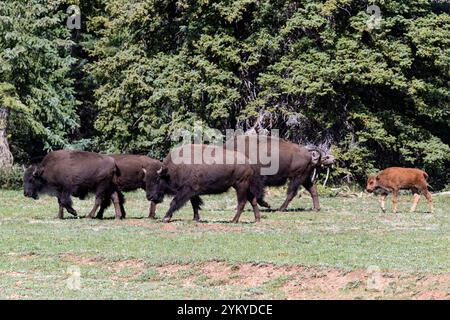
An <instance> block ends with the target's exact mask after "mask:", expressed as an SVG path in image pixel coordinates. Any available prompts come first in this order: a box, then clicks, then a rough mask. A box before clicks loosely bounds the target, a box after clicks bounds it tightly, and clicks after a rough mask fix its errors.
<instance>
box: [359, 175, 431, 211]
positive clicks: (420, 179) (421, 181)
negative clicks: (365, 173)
mask: <svg viewBox="0 0 450 320" xmlns="http://www.w3.org/2000/svg"><path fill="white" fill-rule="evenodd" d="M427 179H428V174H427V173H426V172H424V171H422V170H419V169H413V168H398V167H392V168H387V169H385V170H383V171H381V172H380V173H379V174H378V175H376V176H369V177H368V179H367V186H366V191H367V192H373V191H375V190H376V189H381V190H382V194H381V198H380V205H381V209H382V210H383V212H385V211H386V197H387V195H388V193H389V192H392V195H393V204H394V206H393V211H394V213H396V212H397V194H398V191H399V190H401V189H410V190H411V191H412V192H413V194H414V198H413V205H412V207H411V212H414V211H415V210H416V206H417V203H418V202H419V200H420V194H419V192H421V193H423V194H424V195H425V198H427V201H428V205H429V206H430V211H431V212H434V208H433V201H432V199H431V193H430V192H428V187H427V186H428V184H427Z"/></svg>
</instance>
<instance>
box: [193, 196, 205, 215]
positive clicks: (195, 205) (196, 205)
mask: <svg viewBox="0 0 450 320" xmlns="http://www.w3.org/2000/svg"><path fill="white" fill-rule="evenodd" d="M191 204H192V209H193V210H194V219H193V220H194V221H200V215H199V213H198V211H199V210H200V206H201V205H202V204H203V201H202V199H201V198H200V197H199V196H194V197H192V198H191Z"/></svg>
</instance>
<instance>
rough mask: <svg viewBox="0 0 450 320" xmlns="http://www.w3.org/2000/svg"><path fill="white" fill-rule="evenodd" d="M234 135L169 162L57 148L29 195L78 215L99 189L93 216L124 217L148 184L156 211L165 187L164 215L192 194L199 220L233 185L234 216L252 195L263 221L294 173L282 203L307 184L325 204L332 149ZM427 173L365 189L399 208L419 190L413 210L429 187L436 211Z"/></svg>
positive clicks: (28, 174) (413, 172) (394, 174)
mask: <svg viewBox="0 0 450 320" xmlns="http://www.w3.org/2000/svg"><path fill="white" fill-rule="evenodd" d="M235 139H237V138H235ZM235 142H236V143H231V144H226V145H225V146H213V145H205V144H189V145H184V146H181V147H178V148H175V149H174V150H172V151H171V152H170V153H169V154H168V155H167V156H166V158H165V159H164V160H163V161H162V162H160V161H158V160H155V159H152V158H150V157H147V156H143V155H128V154H122V155H103V154H98V153H93V152H86V151H72V150H59V151H53V152H50V153H49V154H47V156H45V157H44V159H43V160H42V161H41V162H40V163H39V164H35V165H32V166H30V167H29V168H28V169H27V170H26V171H25V174H24V195H25V196H27V197H32V198H34V199H37V198H38V196H39V194H50V195H53V196H56V198H57V199H58V204H59V211H58V215H57V217H58V218H61V219H62V218H63V216H64V210H67V212H69V213H70V214H72V215H74V216H77V212H76V211H75V209H74V208H73V207H72V197H78V198H80V199H83V198H85V197H86V196H87V195H88V194H89V193H95V203H94V206H93V208H92V210H91V211H90V212H89V213H88V214H87V217H89V218H95V217H96V218H103V213H104V211H105V209H106V208H107V207H108V206H109V205H110V204H111V202H112V203H113V205H114V209H115V218H116V219H121V218H125V215H126V213H125V207H124V202H125V199H124V196H123V192H127V191H133V190H137V189H144V190H145V192H146V197H147V199H148V200H149V201H150V207H149V213H148V216H149V218H155V210H156V205H157V204H158V203H160V202H162V201H163V198H164V195H165V194H171V195H173V199H172V201H171V203H170V206H169V209H168V211H167V212H166V214H165V216H164V220H163V221H164V222H169V221H170V220H171V218H172V215H173V213H174V212H175V211H176V210H178V209H179V208H181V207H182V206H183V205H185V204H186V203H187V202H188V201H189V202H190V203H191V205H192V209H193V219H194V220H196V221H198V220H200V216H199V210H200V207H201V205H202V204H203V202H202V199H201V198H200V197H201V196H202V195H206V194H220V193H223V192H226V191H227V190H228V189H230V188H231V187H233V188H234V189H235V190H236V195H237V208H236V214H235V216H234V218H233V220H232V222H238V221H239V218H240V215H241V213H242V211H243V210H244V207H245V204H246V202H247V201H248V202H249V203H250V204H251V206H252V209H253V213H254V215H255V221H256V222H258V221H260V212H259V208H258V205H260V206H263V207H270V206H269V204H268V203H267V202H266V201H265V199H264V190H265V188H266V187H267V186H280V185H283V184H285V183H286V182H287V181H288V180H289V185H288V190H287V196H286V199H285V201H284V202H283V204H282V205H281V207H280V208H279V209H280V210H282V211H283V210H286V209H287V207H288V205H289V203H290V202H291V201H292V199H293V198H294V197H295V195H296V194H297V192H298V189H299V188H300V187H301V186H303V187H304V188H305V189H306V190H307V191H308V192H309V193H310V194H311V197H312V201H313V209H314V210H320V204H319V198H318V194H317V188H316V185H315V184H314V179H315V177H316V173H317V172H318V171H319V170H320V169H322V168H327V167H330V166H331V165H332V164H333V163H334V162H335V158H334V157H333V156H332V155H331V154H330V153H329V152H328V151H326V150H324V149H322V148H319V147H302V146H299V145H297V144H294V143H291V142H289V141H286V140H283V139H278V138H274V137H264V139H261V138H260V136H242V139H241V140H239V141H237V140H235ZM238 142H240V143H238ZM254 145H256V146H257V148H258V150H261V149H264V150H265V151H266V153H267V154H268V155H269V156H272V158H271V159H276V162H277V168H276V171H275V172H273V173H271V174H262V172H263V170H264V169H265V168H267V167H268V166H270V165H271V164H268V163H267V162H265V161H263V159H262V158H261V157H259V156H257V157H256V158H255V157H254V156H253V154H252V150H253V149H252V148H251V147H252V146H254ZM238 146H240V148H238ZM274 146H276V150H275V149H274ZM275 151H276V152H275ZM196 154H202V155H205V154H207V155H208V161H200V162H195V161H194V162H180V161H179V158H180V157H181V158H183V159H184V158H189V159H192V157H195V155H196ZM275 157H276V158H275ZM218 159H220V160H221V161H218ZM224 159H227V161H223V160H224ZM426 178H427V175H426V173H425V172H423V171H421V170H418V169H405V168H390V169H387V170H385V171H383V172H381V173H380V174H379V175H378V176H376V177H369V179H368V184H367V187H366V190H367V191H368V192H373V191H374V190H375V189H381V191H382V196H381V207H382V209H383V210H385V198H386V196H387V193H388V192H393V196H394V212H395V211H396V198H397V192H398V190H400V189H411V190H412V191H413V193H414V204H413V207H412V208H411V210H412V211H413V210H414V209H415V207H416V205H417V202H418V201H419V197H420V195H419V192H422V193H424V194H425V197H426V198H427V200H428V202H429V205H430V210H431V211H433V206H432V202H431V195H430V193H429V192H428V190H427V183H426Z"/></svg>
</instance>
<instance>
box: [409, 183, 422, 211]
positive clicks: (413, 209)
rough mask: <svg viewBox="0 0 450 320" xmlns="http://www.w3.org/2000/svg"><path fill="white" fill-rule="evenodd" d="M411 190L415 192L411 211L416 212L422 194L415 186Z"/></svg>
mask: <svg viewBox="0 0 450 320" xmlns="http://www.w3.org/2000/svg"><path fill="white" fill-rule="evenodd" d="M411 191H412V192H413V204H412V207H411V210H410V212H414V211H416V207H417V204H418V203H419V200H420V194H419V190H417V189H415V188H413V189H411Z"/></svg>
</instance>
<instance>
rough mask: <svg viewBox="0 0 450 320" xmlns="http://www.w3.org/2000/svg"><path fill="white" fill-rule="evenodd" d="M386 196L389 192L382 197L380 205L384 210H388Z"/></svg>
mask: <svg viewBox="0 0 450 320" xmlns="http://www.w3.org/2000/svg"><path fill="white" fill-rule="evenodd" d="M386 197H387V193H383V194H382V195H381V197H380V207H381V210H383V212H386Z"/></svg>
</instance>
